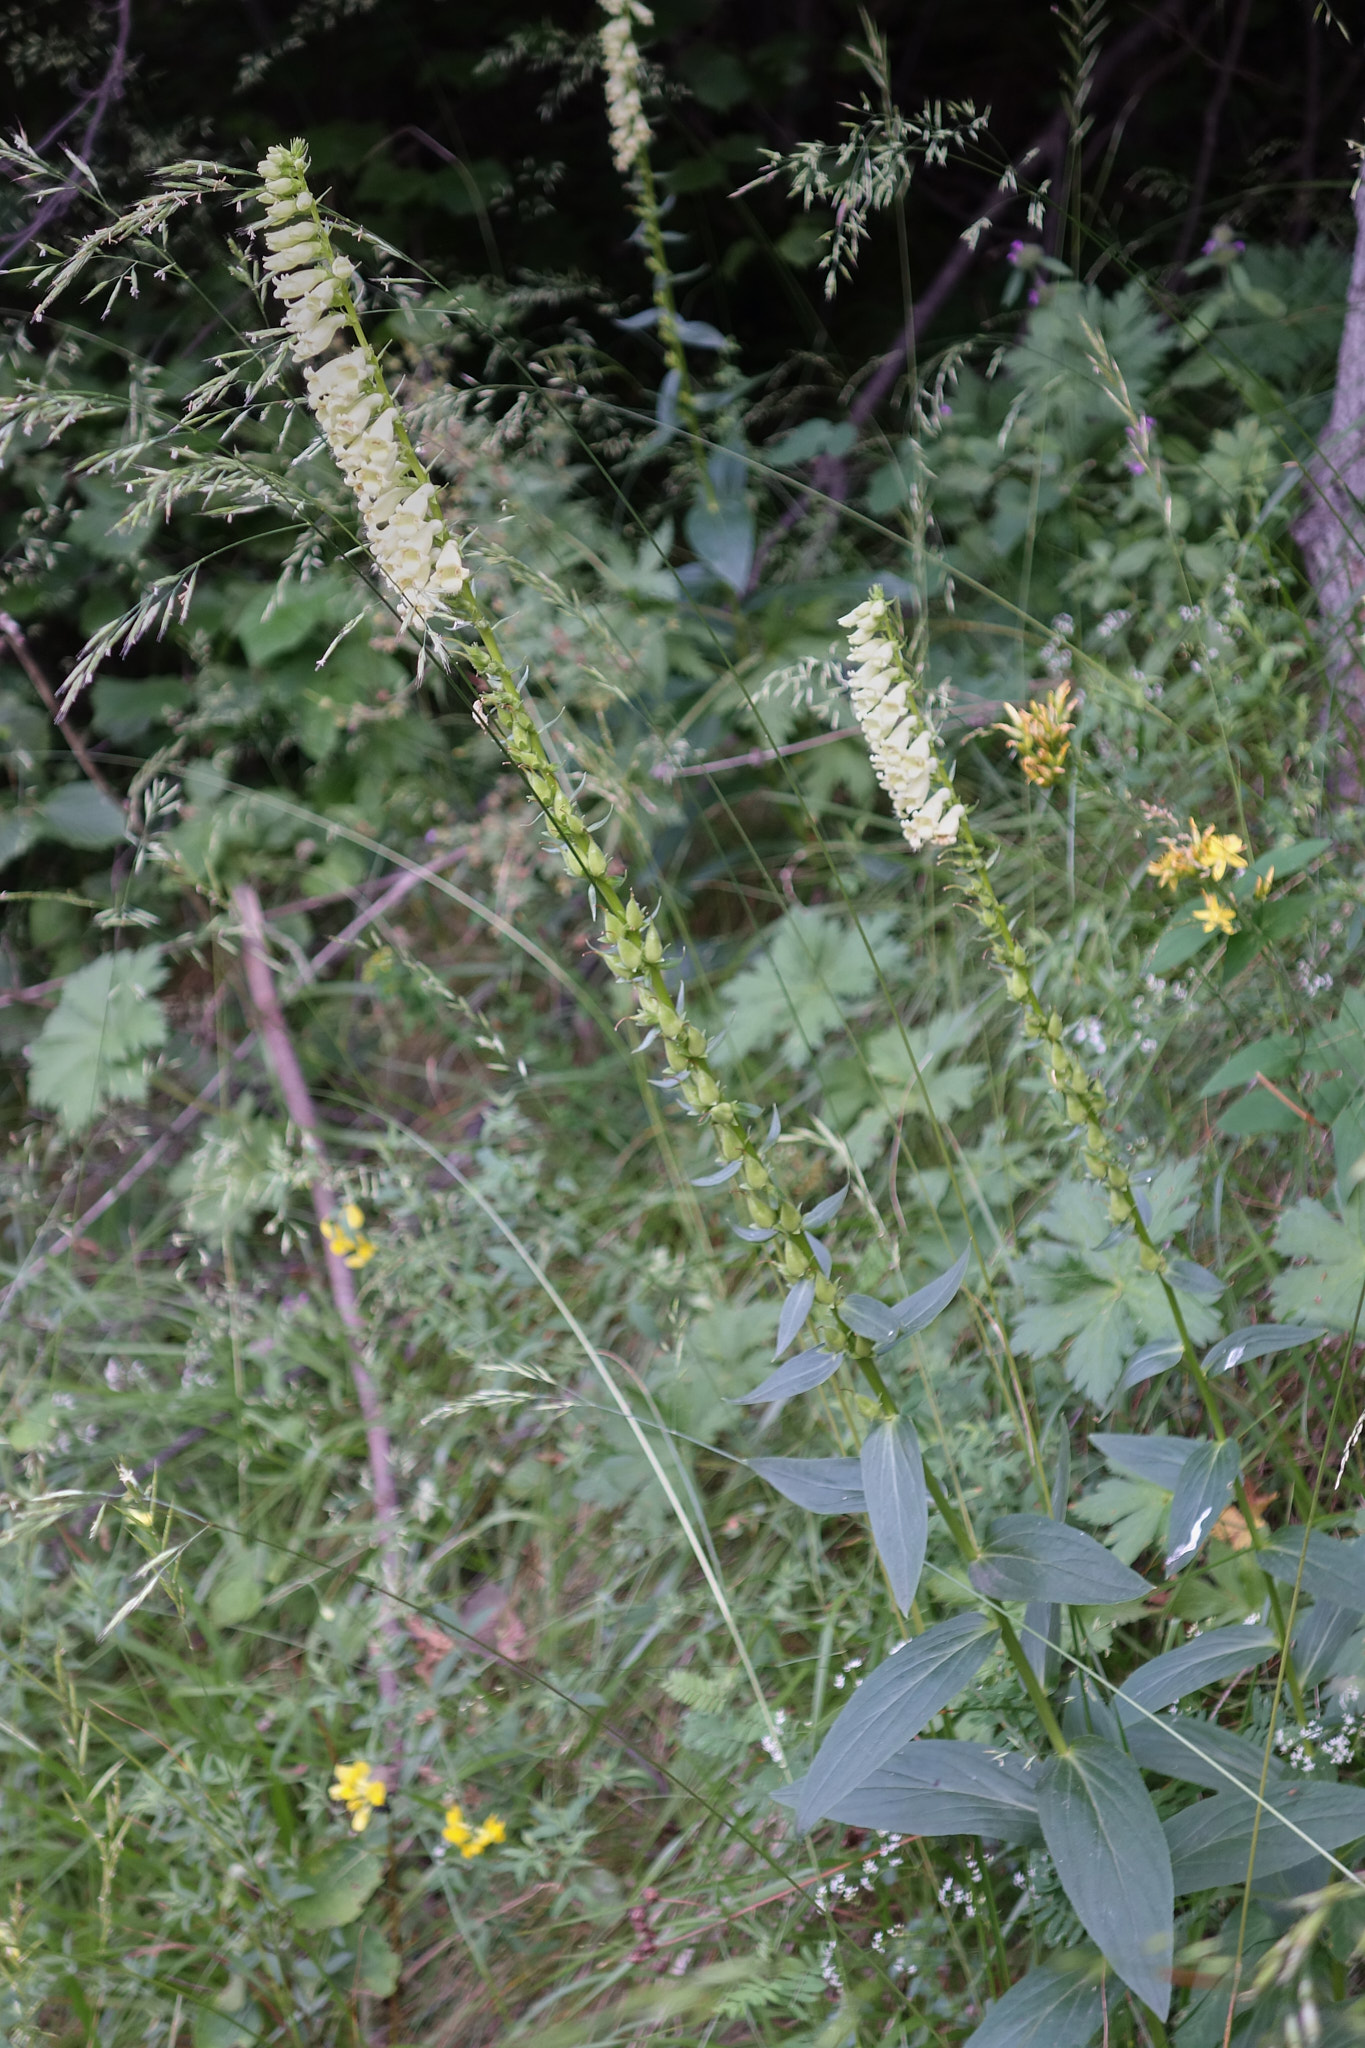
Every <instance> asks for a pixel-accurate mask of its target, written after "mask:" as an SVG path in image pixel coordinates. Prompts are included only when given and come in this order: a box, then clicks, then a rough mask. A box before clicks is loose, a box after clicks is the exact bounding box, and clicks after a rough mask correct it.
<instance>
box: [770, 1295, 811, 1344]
mask: <svg viewBox="0 0 1365 2048" xmlns="http://www.w3.org/2000/svg"><path fill="white" fill-rule="evenodd" d="M814 1300H815V1282H814V1281H813V1280H798V1281H797V1283H796V1285H795V1287H793V1289H792V1291H791V1293H790V1294H789V1295H788V1296H787V1299H786V1300H785V1301H784V1302H783V1304H782V1313H781V1315H780V1316H779V1317H778V1319H777V1348H776V1350H775V1351H774V1352H773V1357H774V1358H780V1357H781V1356H782V1353H783V1352H784V1351H785V1350H786V1349H787V1347H788V1345H789V1344H791V1343H792V1342H793V1341H794V1339H795V1338H797V1337H799V1336H800V1334H801V1331H802V1329H803V1328H804V1326H805V1321H806V1317H807V1316H808V1315H809V1314H810V1312H811V1306H812V1304H813V1302H814Z"/></svg>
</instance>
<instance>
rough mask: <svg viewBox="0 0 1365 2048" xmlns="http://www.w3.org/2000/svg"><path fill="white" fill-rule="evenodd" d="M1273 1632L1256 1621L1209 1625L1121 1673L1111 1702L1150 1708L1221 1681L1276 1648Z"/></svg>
mask: <svg viewBox="0 0 1365 2048" xmlns="http://www.w3.org/2000/svg"><path fill="white" fill-rule="evenodd" d="M1277 1647H1278V1646H1277V1644H1276V1641H1275V1636H1274V1634H1273V1632H1272V1631H1271V1630H1270V1629H1268V1628H1263V1627H1262V1626H1261V1625H1260V1623H1259V1622H1257V1623H1254V1624H1251V1623H1244V1624H1242V1625H1240V1626H1236V1625H1234V1626H1232V1627H1229V1628H1211V1629H1208V1630H1207V1631H1206V1632H1205V1633H1204V1634H1203V1635H1202V1636H1196V1637H1195V1638H1194V1640H1193V1642H1189V1643H1181V1645H1180V1647H1179V1648H1178V1649H1175V1650H1165V1651H1163V1652H1162V1654H1161V1656H1159V1657H1153V1658H1152V1659H1151V1660H1150V1662H1148V1663H1146V1664H1143V1665H1142V1666H1141V1667H1140V1668H1139V1669H1138V1670H1137V1671H1134V1672H1131V1673H1130V1674H1129V1676H1128V1677H1127V1678H1125V1679H1124V1681H1123V1684H1122V1685H1121V1686H1120V1688H1119V1690H1118V1693H1117V1695H1116V1696H1115V1702H1114V1704H1115V1706H1116V1707H1118V1708H1119V1709H1120V1712H1121V1710H1122V1706H1123V1703H1124V1702H1125V1701H1129V1702H1132V1703H1133V1704H1134V1705H1135V1706H1139V1707H1145V1708H1146V1709H1147V1711H1148V1713H1150V1714H1155V1713H1158V1712H1160V1710H1161V1708H1162V1707H1170V1706H1174V1704H1175V1702H1176V1701H1177V1700H1183V1699H1185V1698H1186V1697H1187V1696H1188V1695H1189V1694H1190V1693H1192V1692H1201V1691H1202V1690H1203V1688H1204V1687H1205V1686H1206V1685H1221V1684H1222V1683H1223V1682H1224V1680H1226V1679H1229V1678H1235V1677H1237V1675H1238V1674H1239V1673H1240V1672H1243V1671H1250V1670H1252V1669H1253V1668H1254V1667H1255V1666H1256V1665H1257V1664H1263V1663H1264V1662H1265V1660H1266V1658H1267V1657H1269V1656H1271V1655H1273V1653H1274V1651H1275V1650H1276V1648H1277Z"/></svg>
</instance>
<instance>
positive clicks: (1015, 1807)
mask: <svg viewBox="0 0 1365 2048" xmlns="http://www.w3.org/2000/svg"><path fill="white" fill-rule="evenodd" d="M1038 1773H1039V1764H1038V1760H1037V1758H1036V1757H1031V1756H1019V1755H1016V1754H1012V1753H1011V1752H1010V1751H1008V1750H1001V1749H996V1748H992V1747H990V1746H989V1745H988V1744H986V1743H984V1742H953V1741H952V1740H950V1739H948V1738H946V1737H943V1738H939V1737H933V1738H931V1737H929V1736H924V1737H921V1738H920V1739H919V1740H918V1741H915V1742H910V1743H907V1744H906V1746H905V1748H904V1749H900V1750H897V1751H896V1753H895V1755H894V1756H891V1757H888V1758H887V1760H886V1762H885V1763H884V1764H882V1765H880V1766H879V1768H878V1769H877V1770H875V1771H870V1772H869V1773H868V1775H867V1776H866V1777H865V1778H864V1779H863V1780H862V1782H861V1783H860V1784H858V1785H855V1786H854V1787H853V1788H852V1790H851V1791H849V1792H847V1793H845V1794H844V1796H843V1797H842V1798H841V1799H838V1800H836V1801H835V1802H834V1804H833V1805H828V1804H827V1805H826V1809H825V1816H824V1817H825V1819H826V1820H838V1821H843V1822H844V1824H845V1825H846V1826H848V1827H855V1828H877V1829H879V1830H880V1831H881V1832H882V1833H884V1834H898V1835H985V1836H986V1838H987V1839H988V1840H989V1841H993V1842H1039V1841H1041V1840H1042V1834H1041V1831H1040V1829H1039V1827H1038ZM793 1803H795V1804H797V1805H799V1804H800V1801H799V1799H798V1800H796V1801H795V1802H793Z"/></svg>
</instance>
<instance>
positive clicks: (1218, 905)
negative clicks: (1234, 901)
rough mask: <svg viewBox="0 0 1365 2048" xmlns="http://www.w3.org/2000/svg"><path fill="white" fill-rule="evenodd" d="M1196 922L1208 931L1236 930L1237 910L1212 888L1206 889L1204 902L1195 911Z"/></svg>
mask: <svg viewBox="0 0 1365 2048" xmlns="http://www.w3.org/2000/svg"><path fill="white" fill-rule="evenodd" d="M1194 921H1195V923H1196V924H1202V925H1203V927H1204V930H1205V931H1206V932H1235V931H1236V929H1237V912H1236V911H1235V910H1234V909H1233V907H1232V905H1231V904H1230V903H1224V902H1223V901H1222V899H1221V898H1220V897H1217V896H1215V895H1214V893H1213V891H1212V890H1211V889H1206V890H1205V891H1204V904H1203V908H1202V909H1201V910H1196V911H1195V913H1194Z"/></svg>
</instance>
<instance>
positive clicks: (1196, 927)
mask: <svg viewBox="0 0 1365 2048" xmlns="http://www.w3.org/2000/svg"><path fill="white" fill-rule="evenodd" d="M1212 937H1213V933H1212V932H1206V931H1205V930H1204V927H1203V925H1202V924H1196V923H1195V921H1194V916H1193V913H1190V914H1189V915H1187V916H1184V917H1181V918H1179V919H1178V920H1177V921H1176V923H1174V924H1172V925H1168V926H1167V928H1166V930H1165V931H1164V932H1163V933H1162V934H1161V937H1160V938H1159V939H1158V940H1157V942H1156V948H1155V950H1154V952H1153V954H1152V957H1151V959H1150V960H1149V961H1148V963H1147V971H1148V973H1149V974H1174V972H1175V970H1176V968H1177V967H1183V966H1184V965H1185V963H1186V961H1187V960H1193V958H1194V956H1195V954H1196V953H1202V952H1203V950H1204V948H1205V946H1207V945H1208V943H1209V940H1210V939H1211V938H1212Z"/></svg>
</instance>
